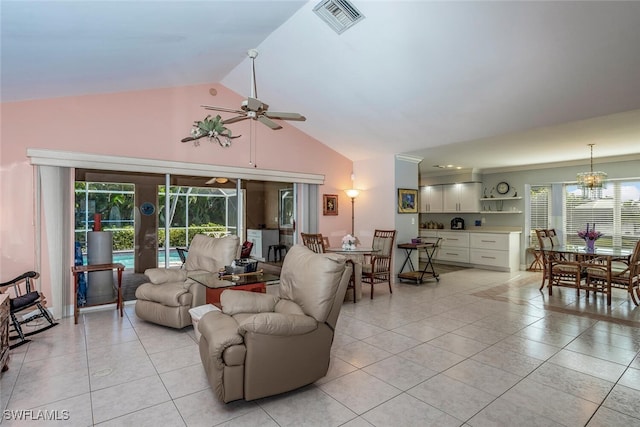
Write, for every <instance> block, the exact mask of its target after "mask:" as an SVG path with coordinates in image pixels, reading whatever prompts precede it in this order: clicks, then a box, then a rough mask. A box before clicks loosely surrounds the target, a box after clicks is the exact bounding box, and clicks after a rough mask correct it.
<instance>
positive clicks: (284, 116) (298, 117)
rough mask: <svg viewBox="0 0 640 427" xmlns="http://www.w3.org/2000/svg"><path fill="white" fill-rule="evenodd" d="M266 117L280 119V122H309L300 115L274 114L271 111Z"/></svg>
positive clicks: (266, 113)
mask: <svg viewBox="0 0 640 427" xmlns="http://www.w3.org/2000/svg"><path fill="white" fill-rule="evenodd" d="M264 115H265V116H267V117H269V118H270V119H280V120H296V121H299V122H304V121H305V120H307V118H306V117H305V116H303V115H302V114H299V113H275V112H274V113H272V112H270V111H268V112H265V113H264Z"/></svg>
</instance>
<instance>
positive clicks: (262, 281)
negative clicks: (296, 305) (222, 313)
mask: <svg viewBox="0 0 640 427" xmlns="http://www.w3.org/2000/svg"><path fill="white" fill-rule="evenodd" d="M189 278H190V279H193V280H194V281H196V282H198V283H200V284H201V285H203V286H205V287H206V288H207V292H206V296H205V301H206V303H207V304H213V305H217V306H219V305H220V294H222V292H223V291H225V290H227V289H232V290H236V291H250V292H259V293H263V294H264V293H266V292H267V283H270V282H277V281H278V280H280V277H278V276H276V275H275V274H264V273H259V274H250V275H246V276H239V277H238V279H237V280H230V279H220V276H219V275H218V274H215V273H197V274H193V275H189Z"/></svg>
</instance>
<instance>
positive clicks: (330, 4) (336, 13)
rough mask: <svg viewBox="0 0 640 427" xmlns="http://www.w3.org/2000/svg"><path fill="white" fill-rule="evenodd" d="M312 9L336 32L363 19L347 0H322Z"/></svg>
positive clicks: (341, 31)
mask: <svg viewBox="0 0 640 427" xmlns="http://www.w3.org/2000/svg"><path fill="white" fill-rule="evenodd" d="M313 11H314V12H315V13H316V14H317V15H318V16H319V17H320V18H322V20H323V21H324V22H326V23H327V24H329V26H330V27H331V28H333V30H334V31H335V32H336V33H338V34H342V33H343V32H344V31H345V30H346V29H347V28H349V27H352V26H353V25H355V24H356V23H357V22H359V21H362V20H363V19H364V15H363V14H362V13H360V11H359V10H358V9H356V7H355V6H354V5H352V4H351V3H350V2H348V1H347V0H322V1H321V2H320V3H318V4H317V5H316V7H314V8H313Z"/></svg>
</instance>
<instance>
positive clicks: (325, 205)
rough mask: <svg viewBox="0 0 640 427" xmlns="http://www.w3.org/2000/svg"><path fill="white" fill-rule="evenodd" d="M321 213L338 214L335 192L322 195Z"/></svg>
mask: <svg viewBox="0 0 640 427" xmlns="http://www.w3.org/2000/svg"><path fill="white" fill-rule="evenodd" d="M322 214H323V215H338V195H337V194H323V195H322Z"/></svg>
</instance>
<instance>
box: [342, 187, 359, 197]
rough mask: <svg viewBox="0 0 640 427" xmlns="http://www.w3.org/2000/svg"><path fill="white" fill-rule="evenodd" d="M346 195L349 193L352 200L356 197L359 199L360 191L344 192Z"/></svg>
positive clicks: (350, 190) (351, 189)
mask: <svg viewBox="0 0 640 427" xmlns="http://www.w3.org/2000/svg"><path fill="white" fill-rule="evenodd" d="M344 192H345V193H347V196H349V197H350V198H352V199H355V198H356V197H358V194H360V191H358V190H356V189H353V188H350V189H349V190H344Z"/></svg>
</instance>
